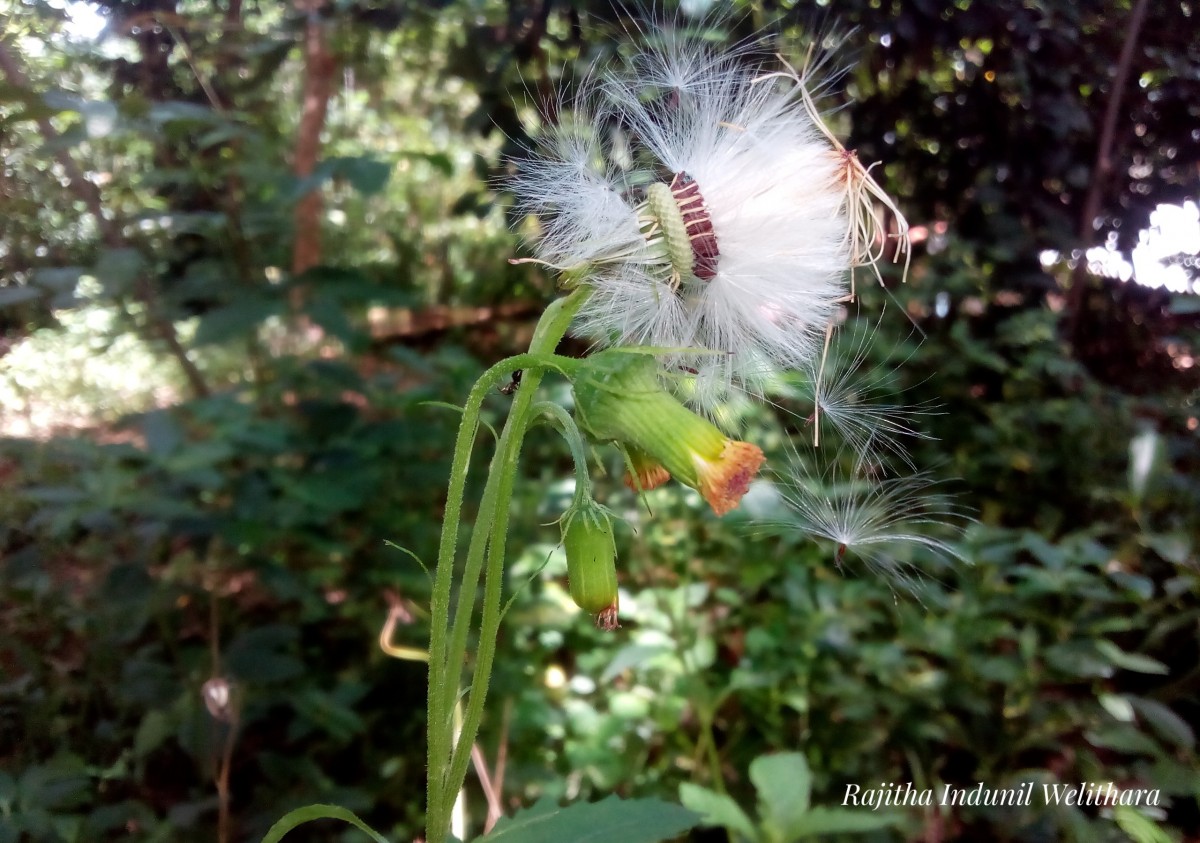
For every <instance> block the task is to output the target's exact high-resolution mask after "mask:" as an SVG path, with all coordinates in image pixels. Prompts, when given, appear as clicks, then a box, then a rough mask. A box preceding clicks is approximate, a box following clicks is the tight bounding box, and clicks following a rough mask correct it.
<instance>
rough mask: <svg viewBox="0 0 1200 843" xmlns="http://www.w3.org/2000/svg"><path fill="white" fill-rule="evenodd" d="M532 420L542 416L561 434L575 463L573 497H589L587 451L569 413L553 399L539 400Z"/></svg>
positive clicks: (590, 485)
mask: <svg viewBox="0 0 1200 843" xmlns="http://www.w3.org/2000/svg"><path fill="white" fill-rule="evenodd" d="M533 415H534V421H536V420H537V418H539V417H544V418H545V419H547V420H548V421H549V422H550V424H551V425H552V426H553V427H554V428H555V429H556V430H558V432H559V433H561V434H562V437H563V439H564V440H566V443H567V447H568V448H569V449H570V451H571V459H572V460H573V461H574V463H575V498H576V500H578V499H579V498H581V497H591V494H592V480H591V477H590V476H589V475H588V467H587V451H586V450H585V449H584V447H583V435H582V434H581V433H580V432H579V428H578V427H577V426H576V424H575V420H574V419H573V418H571V414H570V413H568V412H567V411H566V410H564V409H563V408H562V407H560V406H559V405H558V404H555V403H554V402H553V401H541V402H539V403H538V404H535V405H534V407H533Z"/></svg>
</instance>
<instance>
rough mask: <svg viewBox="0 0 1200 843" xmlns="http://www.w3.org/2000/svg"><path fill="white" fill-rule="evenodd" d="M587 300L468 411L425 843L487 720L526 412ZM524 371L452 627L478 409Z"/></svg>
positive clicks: (435, 684)
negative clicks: (476, 616)
mask: <svg viewBox="0 0 1200 843" xmlns="http://www.w3.org/2000/svg"><path fill="white" fill-rule="evenodd" d="M588 293H589V290H588V289H587V288H586V287H581V288H579V289H577V290H576V291H575V292H573V293H572V294H571V295H569V296H566V297H565V298H562V299H558V300H557V301H555V302H553V303H552V304H551V305H550V306H549V307H548V308H547V309H546V311H545V313H543V314H542V318H541V320H539V322H538V326H537V329H536V330H535V331H534V336H533V340H532V342H531V343H530V347H529V353H528V354H522V355H517V356H516V357H511V358H509V359H508V360H505V361H502V362H501V363H498V364H496V365H495V366H493V367H492V368H490V369H489V370H488V371H487V372H485V373H484V375H483V376H482V377H481V378H480V379H479V381H477V382H476V384H475V386H474V387H473V388H472V390H471V395H470V397H469V398H468V400H467V405H466V408H465V410H464V412H463V418H462V422H461V423H460V426H459V432H458V440H457V442H456V443H455V450H454V460H453V463H452V466H451V472H450V487H449V493H448V496H447V500H446V512H445V519H444V521H443V523H442V536H441V542H440V545H439V550H438V562H437V571H436V573H435V575H434V587H433V595H432V598H431V603H430V611H431V614H432V620H431V623H430V647H429V654H430V658H429V697H428V705H429V707H428V761H429V769H428V775H429V783H428V804H427V806H426V829H425V836H426V840H427V841H428V843H444V841H445V840H446V835H447V832H448V830H449V818H450V811H451V810H452V808H453V804H454V797H455V794H457V792H458V791H459V789H460V788H461V787H462V783H463V780H464V778H465V777H466V768H467V762H468V761H469V759H470V747H471V746H472V744H474V742H475V737H476V734H477V733H478V731H479V722H480V720H481V719H482V713H483V703H484V701H485V700H486V696H487V687H488V682H489V679H490V676H491V666H492V661H493V659H494V657H495V650H496V636H497V633H498V630H499V616H500V596H501V594H500V592H501V580H502V579H503V564H504V542H505V539H506V537H507V532H508V505H509V501H510V500H511V498H512V486H513V482H514V479H515V475H516V466H517V460H518V458H519V456H520V449H521V442H522V439H523V438H524V433H525V429H526V427H527V425H528V422H529V416H530V408H531V407H532V406H533V398H534V395H535V393H536V391H537V388H538V385H539V384H540V382H541V379H542V376H543V374H544V373H545V370H546V368H547V365H549V366H554V363H552V362H551V361H552V359H553V358H552V357H551V355H552V353H553V351H554V349H555V347H557V345H558V342H559V340H561V339H562V337H563V335H564V334H565V333H566V330H567V328H568V327H569V325H570V324H571V320H572V318H574V315H575V312H576V311H577V310H578V308H579V306H580V305H581V304H582V303H583V302H584V300H585V299H586V298H587V295H588ZM519 368H524V369H526V373H525V376H524V377H523V379H522V383H521V387H520V389H519V390H518V391H517V393H516V397H515V398H514V399H513V406H512V409H511V411H510V412H509V416H508V420H507V421H506V422H505V425H504V429H503V431H502V432H501V434H500V440H499V442H498V443H497V446H496V453H495V455H494V457H493V459H492V462H491V465H490V468H489V474H488V479H487V483H486V484H485V486H484V491H483V497H482V499H481V500H480V506H479V513H478V515H477V518H476V522H475V527H474V529H473V531H472V535H471V543H470V545H469V547H468V551H467V562H466V567H465V569H464V571H463V577H462V581H461V584H460V588H459V599H458V601H457V603H456V605H455V607H454V617H453V622H452V621H451V617H450V592H451V584H452V580H453V574H454V559H455V553H456V549H457V543H458V528H459V522H460V519H461V517H462V502H463V494H464V490H465V487H466V475H467V468H468V464H469V461H470V451H471V446H472V444H473V443H474V441H475V434H476V433H477V432H478V430H479V411H480V408H481V406H482V404H483V399H484V397H486V396H487V395H488V394H489V393H490V392H491V391H492V390H493V389H495V388H496V387H497V386H498V385H499V384H500V383H501V382H502V381H503V380H504V379H505V378H506V377H508V376H509V375H510V374H511V373H512V372H513V371H514V370H516V369H519ZM485 551H487V552H486V554H485ZM485 555H486V558H487V561H488V563H489V564H488V566H487V569H488V574H487V578H486V580H485V585H484V592H485V593H484V607H483V618H482V620H481V630H480V639H479V653H478V655H477V658H476V664H475V673H474V676H473V678H472V684H471V690H470V694H469V697H468V700H467V711H466V715H465V717H464V722H463V729H462V731H461V733H460V734H459V735H458V737H457V739H455V735H454V728H453V722H452V717H453V711H454V706H455V704H456V702H457V697H458V687H459V680H460V678H461V674H462V667H463V664H464V663H465V661H466V646H467V636H468V633H469V631H470V622H471V617H472V615H473V613H474V606H475V589H476V587H477V585H478V582H479V577H480V574H481V573H482V568H483V563H484V561H485Z"/></svg>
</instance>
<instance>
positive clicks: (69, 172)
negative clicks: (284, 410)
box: [0, 41, 210, 398]
mask: <svg viewBox="0 0 1200 843" xmlns="http://www.w3.org/2000/svg"><path fill="white" fill-rule="evenodd" d="M0 70H2V71H3V72H4V76H5V78H6V79H7V80H8V82H9V84H11V85H12V86H13V87H15V88H17V89H19V90H22V91H29V90H30V86H29V78H28V77H27V76H26V75H25V71H24V69H23V68H22V67H21V64H20V61H19V60H18V59H17V57H16V56H14V55H13V54H12V53H11V52H10V51H9V49H8V46H7V45H6V44H4V43H3V42H2V41H0ZM37 127H38V131H39V132H40V133H41V135H42V140H43V141H45V143H46V146H48V147H51V148H53V149H54V150H55V152H54V158H55V160H57V161H58V163H59V165H60V166H61V167H62V168H63V172H64V173H65V174H66V176H67V179H68V181H69V182H70V189H71V191H72V192H73V193H74V194H75V195H76V196H78V197H79V198H80V199H81V200H82V201H83V204H84V206H85V207H86V208H87V209H88V213H89V214H91V215H92V217H93V218H94V219H95V220H96V228H97V230H98V231H99V232H100V238H101V240H102V241H103V243H104V245H105V246H107V247H108V248H110V249H118V248H122V247H124V246H126V245H128V244H127V242H126V240H125V237H124V235H123V234H122V233H121V228H120V226H118V225H117V224H116V223H115V222H114V221H113V220H111V219H109V218H108V217H106V216H105V215H104V203H103V201H102V198H101V196H100V189H99V188H98V187H96V185H95V184H94V183H93V182H92V181H91V180H90V179H88V177H87V176H86V175H84V173H83V171H82V170H81V169H79V165H78V164H76V163H75V161H74V160H73V159H72V158H71V156H70V155H69V154H67V151H66V149H65V148H64V147H63V146H62V145H61V144H59V143H57V141H58V140H59V134H58V131H57V130H56V129H55V128H54V126H53V124H51V122H50V119H49V118H48V117H38V118H37ZM135 290H136V294H137V296H138V298H139V299H141V301H142V304H144V305H145V307H146V319H147V322H148V326H149V328H150V329H151V331H153V333H154V334H155V335H157V336H158V338H159V339H161V340H162V341H163V343H164V344H165V345H166V347H167V351H168V352H169V353H170V354H171V356H172V357H173V358H175V360H176V361H177V362H178V363H179V367H180V369H182V370H183V375H184V377H185V378H187V382H188V385H189V386H190V387H191V389H192V392H193V393H194V394H195V395H196V397H198V398H203V397H205V396H207V395H209V394H210V390H209V388H208V384H207V383H205V381H204V377H203V376H202V375H201V374H200V370H199V369H197V368H196V364H195V363H193V362H192V360H191V358H189V357H188V356H187V350H186V349H185V348H184V347H183V344H182V343H181V342H180V341H179V335H178V334H177V333H176V332H175V324H174V323H173V322H172V321H171V320H170V319H168V318H166V317H165V316H164V315H163V314H162V308H161V307H160V305H159V301H158V295H157V293H156V291H155V289H154V286H153V284H152V283H151V282H150V281H149V280H148V279H146V278H145V277H142V278H139V280H138V282H137V286H136V288H135Z"/></svg>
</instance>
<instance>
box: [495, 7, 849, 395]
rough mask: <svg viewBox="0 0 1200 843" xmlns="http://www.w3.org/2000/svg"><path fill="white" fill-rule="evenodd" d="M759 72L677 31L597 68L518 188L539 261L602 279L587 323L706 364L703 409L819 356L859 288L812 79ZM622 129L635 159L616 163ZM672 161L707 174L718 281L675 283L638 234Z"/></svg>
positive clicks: (583, 320) (585, 313) (705, 192)
mask: <svg viewBox="0 0 1200 843" xmlns="http://www.w3.org/2000/svg"><path fill="white" fill-rule="evenodd" d="M763 75H764V71H763V70H762V68H761V66H760V65H758V64H756V63H755V62H754V61H753V60H752V59H751V57H750V55H749V50H748V49H744V48H742V49H739V48H734V49H732V50H726V51H719V50H718V49H717V48H715V47H713V46H712V45H711V44H708V43H706V42H703V41H701V40H700V39H699V37H698V36H695V35H688V34H687V33H676V32H672V31H668V32H667V33H666V34H665V35H663V36H662V37H660V38H659V39H657V40H656V43H655V44H654V45H653V46H651V47H647V48H645V49H643V50H642V52H640V53H638V54H637V55H636V56H634V57H633V58H632V60H631V61H630V62H629V63H628V65H627V66H626V67H625V68H623V69H622V68H618V69H613V70H599V69H594V70H593V72H592V73H590V74H589V77H588V78H587V79H586V80H585V81H584V83H583V84H582V85H581V87H580V92H579V94H578V95H577V96H576V97H575V98H574V99H573V100H572V101H570V102H568V103H564V105H565V106H567V108H566V109H564V110H563V111H560V114H562V115H563V117H564V120H563V121H562V122H560V123H559V124H558V125H557V126H555V127H553V129H552V131H551V132H550V133H549V136H548V137H547V138H545V143H544V145H543V148H542V149H541V150H540V151H538V152H537V153H535V154H532V155H531V156H529V157H528V158H526V159H525V160H524V161H523V162H521V163H520V164H519V165H518V174H517V177H516V179H515V181H514V184H513V187H514V190H515V192H516V194H517V197H518V200H519V203H520V204H519V207H520V208H521V209H522V210H524V211H526V212H528V213H533V214H535V215H537V216H538V217H539V218H541V219H542V220H543V228H542V231H541V235H540V237H539V238H538V239H537V241H536V242H535V243H534V244H533V249H534V253H535V254H536V255H537V257H538V259H540V260H542V261H544V262H545V263H547V264H549V265H551V266H553V267H555V268H557V269H560V270H576V271H584V272H586V276H585V283H589V284H591V285H592V286H593V288H594V292H593V294H592V296H591V298H590V300H589V301H588V302H587V304H585V305H584V307H583V309H582V310H581V312H580V316H579V322H580V325H581V327H582V329H583V332H584V333H585V334H587V335H589V336H591V337H593V338H595V339H596V340H597V341H598V342H600V343H601V344H615V345H650V346H656V347H659V348H664V349H676V350H677V351H675V352H673V353H670V354H664V358H665V359H664V363H666V365H667V366H669V367H673V368H679V369H684V370H687V371H690V372H694V373H695V378H696V384H697V385H698V386H697V388H696V390H695V391H694V396H695V399H694V400H695V402H696V403H698V404H700V405H701V406H704V405H709V404H711V403H712V402H716V401H719V400H721V398H722V397H723V396H724V395H726V394H728V392H729V389H730V387H734V388H739V389H748V390H750V391H757V389H758V384H759V383H760V382H761V380H762V379H763V378H764V377H766V376H768V375H769V374H770V373H771V372H772V371H773V370H774V369H776V368H783V369H793V368H800V367H803V366H805V365H806V364H808V363H810V362H811V361H812V360H813V359H814V357H815V356H817V355H819V354H820V352H821V348H822V339H823V336H824V330H825V327H826V325H827V324H828V321H829V319H830V318H831V317H832V315H833V314H834V312H835V309H836V308H837V306H838V303H839V301H840V300H842V299H843V298H844V297H845V296H846V294H847V293H848V292H849V287H848V274H849V269H850V265H851V257H852V256H851V254H850V248H849V240H848V237H847V232H848V230H849V225H850V220H849V217H848V213H847V208H846V192H845V186H844V183H843V182H841V181H839V175H840V173H841V163H840V160H839V157H838V154H837V152H836V150H834V148H833V147H832V146H831V144H830V143H829V141H828V140H826V138H825V137H824V136H823V135H822V133H821V131H820V130H819V129H818V127H817V125H816V124H815V123H814V121H813V118H812V116H811V115H810V113H809V112H808V111H807V110H806V109H805V107H804V104H803V101H802V100H803V98H802V96H801V92H800V90H799V87H798V85H799V84H800V83H798V82H796V81H795V80H787V79H779V78H773V79H763V78H762V77H763ZM618 127H619V128H618ZM618 131H621V132H623V133H624V134H625V136H627V137H628V139H629V141H628V142H629V147H630V155H631V157H632V163H633V165H632V167H630V168H623V167H621V166H618V164H617V163H616V162H615V159H616V158H618V157H621V156H618V155H616V154H615V153H617V152H619V151H620V150H618V149H617V146H618V144H617V143H616V141H615V139H614V133H616V132H618ZM676 173H687V174H688V175H690V176H691V177H692V178H694V179H695V181H696V184H697V186H698V188H699V191H700V194H701V196H702V197H703V199H704V203H705V205H706V207H707V210H708V214H709V217H710V220H711V223H712V227H713V230H714V234H715V238H716V242H717V247H718V249H719V252H720V254H719V257H718V258H717V259H716V267H715V275H714V276H713V277H712V278H710V279H707V280H705V279H701V278H697V277H696V276H695V275H693V274H692V273H690V272H689V273H683V274H682V277H681V278H678V279H672V278H671V277H670V266H669V264H666V263H665V260H666V259H665V257H664V254H665V252H664V250H663V247H662V245H661V244H659V245H658V246H657V248H656V247H655V245H654V244H651V243H648V242H647V240H646V237H645V236H643V233H642V232H643V226H644V224H645V220H644V219H639V214H638V199H639V193H638V190H639V188H643V187H644V186H645V185H646V184H648V183H650V182H653V181H670V180H671V178H672V177H673V175H674V174H676ZM676 284H677V289H676V288H675V285H676ZM691 350H694V352H693V351H691Z"/></svg>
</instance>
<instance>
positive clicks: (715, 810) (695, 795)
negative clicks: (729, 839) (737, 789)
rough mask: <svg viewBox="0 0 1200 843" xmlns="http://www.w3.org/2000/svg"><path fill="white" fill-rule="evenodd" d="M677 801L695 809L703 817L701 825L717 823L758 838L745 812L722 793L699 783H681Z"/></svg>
mask: <svg viewBox="0 0 1200 843" xmlns="http://www.w3.org/2000/svg"><path fill="white" fill-rule="evenodd" d="M679 801H680V802H682V803H683V807H685V808H687V809H689V810H692V811H695V812H696V813H697V814H699V815H700V816H701V817H702V818H703V819H702V820H701V824H702V825H719V826H723V827H725V828H727V829H729V830H730V831H732V832H735V833H736V834H740V835H742V837H744V838H746V839H747V840H753V841H756V840H758V839H759V838H758V831H757V830H755V828H754V823H752V822H751V821H750V818H749V817H747V816H746V812H745V811H743V810H742V809H741V808H740V807H739V806H738V804H737V803H736V802H734V801H733V800H732V799H730V798H729V797H728V796H726V795H725V794H724V793H716V792H714V791H711V790H709V789H708V788H706V787H700V786H699V785H694V784H681V785H680V786H679Z"/></svg>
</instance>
